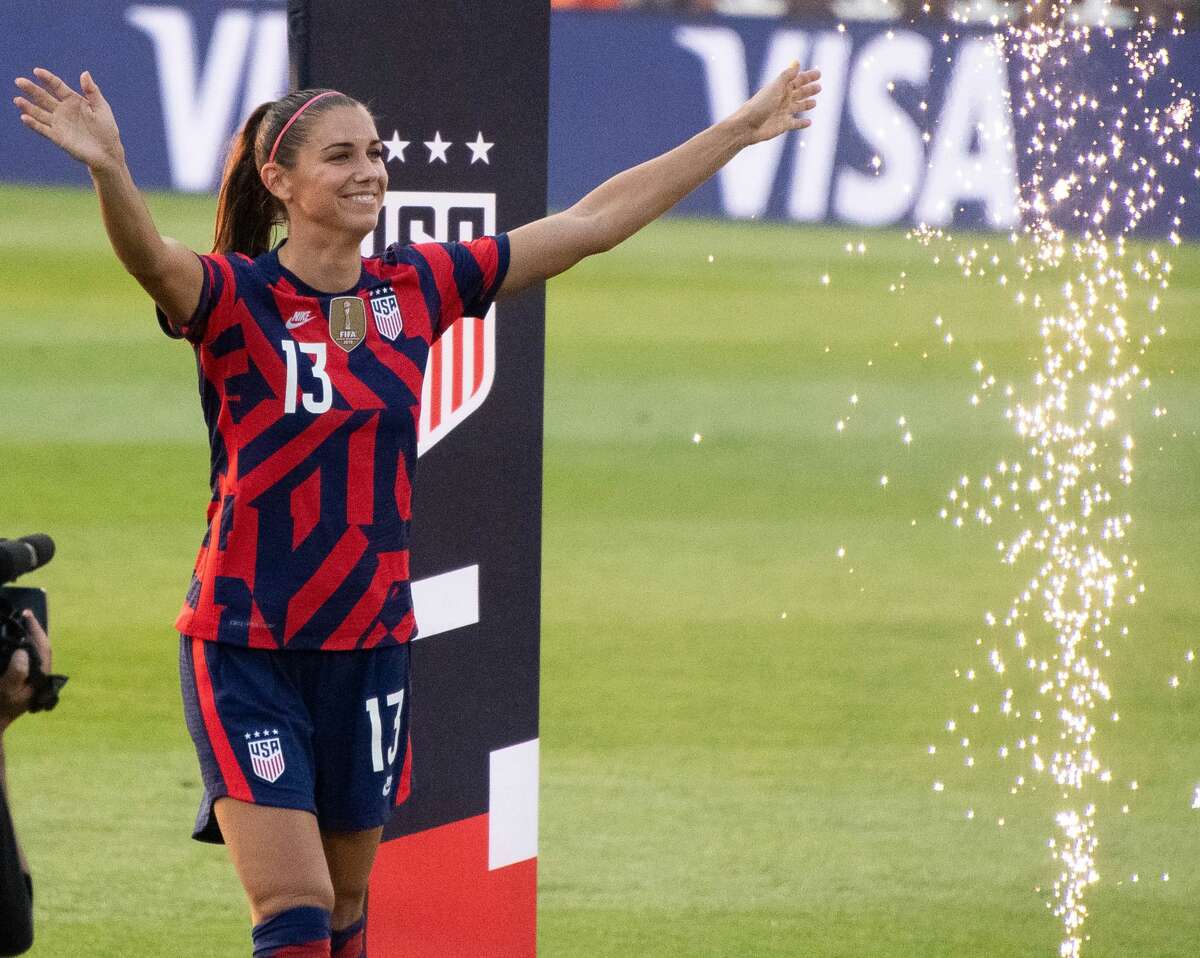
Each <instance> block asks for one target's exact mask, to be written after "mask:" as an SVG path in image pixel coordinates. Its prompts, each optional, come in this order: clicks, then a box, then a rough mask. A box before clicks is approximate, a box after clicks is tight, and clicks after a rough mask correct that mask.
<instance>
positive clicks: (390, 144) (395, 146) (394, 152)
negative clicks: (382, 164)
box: [383, 130, 408, 163]
mask: <svg viewBox="0 0 1200 958" xmlns="http://www.w3.org/2000/svg"><path fill="white" fill-rule="evenodd" d="M383 145H384V146H386V147H387V151H388V157H387V162H389V163H391V162H392V160H394V159H396V158H397V157H399V158H400V162H401V163H403V162H404V150H405V148H406V147H407V146H408V140H402V139H400V132H399V131H398V130H392V138H391V139H390V140H384V141H383Z"/></svg>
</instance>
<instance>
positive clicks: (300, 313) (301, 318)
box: [283, 309, 313, 329]
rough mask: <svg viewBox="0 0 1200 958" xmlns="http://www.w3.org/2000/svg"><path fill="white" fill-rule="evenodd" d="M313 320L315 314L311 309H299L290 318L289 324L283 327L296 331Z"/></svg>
mask: <svg viewBox="0 0 1200 958" xmlns="http://www.w3.org/2000/svg"><path fill="white" fill-rule="evenodd" d="M312 318H313V314H312V310H311V309H298V310H296V312H294V313H292V315H291V316H289V317H288V320H287V322H286V323H284V324H283V325H284V326H286V327H287V328H288V329H296V328H298V327H300V326H303V325H304V324H305V323H307V322H308V321H309V320H310V319H312Z"/></svg>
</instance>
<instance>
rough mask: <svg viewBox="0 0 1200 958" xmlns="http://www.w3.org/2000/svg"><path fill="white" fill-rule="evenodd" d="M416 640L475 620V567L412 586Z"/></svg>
mask: <svg viewBox="0 0 1200 958" xmlns="http://www.w3.org/2000/svg"><path fill="white" fill-rule="evenodd" d="M412 597H413V614H414V615H415V616H416V619H417V627H418V629H419V630H420V634H419V635H418V636H417V638H419V639H427V638H429V637H430V636H431V635H437V634H439V633H441V632H450V631H451V630H453V629H461V628H462V627H463V626H465V625H474V624H475V623H476V622H478V621H479V566H477V565H469V566H466V567H465V568H462V569H454V570H453V571H451V572H443V573H442V574H441V575H431V576H429V577H428V578H427V579H417V580H415V581H414V582H413V584H412Z"/></svg>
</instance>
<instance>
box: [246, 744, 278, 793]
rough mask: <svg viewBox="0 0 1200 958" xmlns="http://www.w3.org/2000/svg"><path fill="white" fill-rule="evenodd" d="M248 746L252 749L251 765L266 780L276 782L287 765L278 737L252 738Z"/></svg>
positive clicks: (256, 773) (255, 772)
mask: <svg viewBox="0 0 1200 958" xmlns="http://www.w3.org/2000/svg"><path fill="white" fill-rule="evenodd" d="M246 747H247V748H249V749H250V767H251V768H253V769H254V774H255V775H257V776H258V777H259V778H261V779H262V780H263V781H264V782H274V781H276V780H277V779H278V778H279V776H280V775H282V774H283V771H284V769H285V768H286V767H287V766H286V764H285V763H284V761H283V746H282V745H281V744H280V741H279V739H278V737H275V738H256V739H251V740H250V741H249V742H247V743H246Z"/></svg>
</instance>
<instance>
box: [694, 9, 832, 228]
mask: <svg viewBox="0 0 1200 958" xmlns="http://www.w3.org/2000/svg"><path fill="white" fill-rule="evenodd" d="M675 42H676V43H678V44H679V45H680V46H681V47H683V48H684V49H685V50H688V51H689V52H691V53H694V54H695V55H696V56H697V57H699V58H700V62H701V63H703V64H704V75H705V79H706V80H707V81H708V82H707V86H708V106H709V112H710V114H711V115H712V117H713V122H716V121H717V120H719V119H723V118H724V117H727V116H729V114H731V113H732V112H733V111H734V110H736V109H737V108H738V107H739V106H741V105H742V104H743V103H744V102H745V101H746V100H747V99H748V98H749V96H750V89H749V78H748V76H747V68H746V50H745V47H744V45H743V44H742V38H741V37H740V36H739V35H738V34H737V31H735V30H733V29H732V28H730V27H680V28H679V29H678V30H676V31H675ZM807 53H808V37H807V35H806V34H804V33H802V32H801V31H799V30H778V31H776V32H775V34H774V35H773V36H772V37H771V46H770V49H769V50H768V52H767V58H766V60H765V61H764V63H763V69H762V75H761V77H760V79H759V83H758V85H759V86H760V87H761V86H765V85H766V84H767V83H769V82H770V81H771V80H772V79H774V77H775V75H776V74H777V73H781V72H782V71H783V70H784V69H785V68H786V67H787V66H788V64H789V63H791V62H792V61H793V60H800V61H801V62H803V61H804V58H805V55H806V54H807ZM785 142H786V138H785V137H782V136H779V137H776V138H775V139H773V140H768V141H767V142H765V143H758V144H755V145H754V146H751V147H749V148H748V149H745V150H742V152H741V153H739V154H738V155H737V156H735V157H734V158H733V159H732V160H730V161H729V162H728V163H726V164H725V166H724V167H722V169H721V171H720V173H718V174H717V182H718V184H719V186H720V190H721V204H722V206H724V208H725V212H727V213H728V214H729V215H730V216H739V217H754V216H761V215H762V214H763V213H765V212H766V209H767V202H768V201H769V200H770V198H771V188H772V186H774V184H775V175H776V173H777V172H778V170H779V161H780V159H781V158H782V157H783V147H784V144H785Z"/></svg>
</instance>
